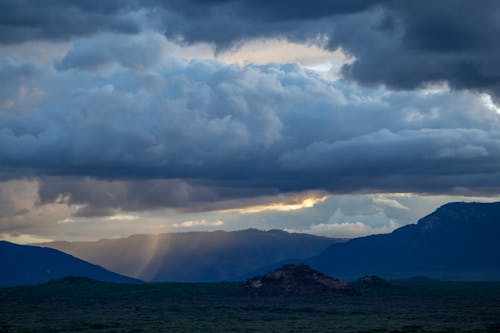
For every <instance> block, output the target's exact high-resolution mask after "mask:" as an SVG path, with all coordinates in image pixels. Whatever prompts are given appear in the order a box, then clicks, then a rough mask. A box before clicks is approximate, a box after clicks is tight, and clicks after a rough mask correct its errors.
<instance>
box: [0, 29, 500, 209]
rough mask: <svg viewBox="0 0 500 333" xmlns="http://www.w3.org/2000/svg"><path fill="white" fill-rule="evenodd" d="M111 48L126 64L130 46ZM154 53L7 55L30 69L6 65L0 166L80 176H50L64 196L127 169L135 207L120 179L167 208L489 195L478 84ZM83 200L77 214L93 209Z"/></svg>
mask: <svg viewBox="0 0 500 333" xmlns="http://www.w3.org/2000/svg"><path fill="white" fill-rule="evenodd" d="M100 38H101V37H99V38H97V42H96V43H97V44H99V43H102V40H101V39H100ZM141 38H144V39H145V40H147V41H148V43H149V42H151V43H155V42H158V39H157V35H147V34H146V35H144V36H142V37H141ZM148 38H149V39H148ZM106 40H109V41H108V43H109V44H110V45H111V44H113V43H114V42H116V44H117V45H118V46H119V45H122V40H120V38H116V39H114V38H109V37H106ZM141 40H142V39H141ZM85 43H88V45H92V41H90V40H89V41H86V42H85ZM161 43H163V42H161ZM80 45H81V44H78V43H75V45H74V47H73V48H71V49H70V50H69V51H68V53H67V56H68V57H69V55H71V54H76V53H78V50H79V47H80ZM85 49H86V50H87V51H88V50H91V49H92V48H85ZM110 49H114V47H111V48H110ZM87 51H86V52H87ZM89 52H90V51H89ZM94 52H95V53H97V54H100V52H101V50H100V49H99V48H96V49H94ZM120 57H121V58H120V59H121V60H120V63H121V64H127V63H130V62H132V63H133V61H134V59H136V53H135V51H134V52H132V54H131V59H129V60H125V59H127V52H123V53H122V54H121V55H120ZM63 59H64V58H63ZM89 59H92V57H89ZM155 59H156V60H155V61H152V62H151V63H150V64H149V65H148V66H141V65H140V66H135V65H130V66H128V65H123V66H122V65H120V66H115V64H108V63H107V62H106V61H105V62H104V63H103V64H108V65H107V66H109V68H108V69H107V70H105V71H95V70H93V69H91V70H87V68H86V67H85V66H84V67H78V66H77V67H76V68H78V69H79V70H64V71H54V70H51V69H44V68H40V67H37V66H36V65H33V64H30V65H28V64H29V63H23V62H19V61H17V62H14V63H13V65H12V68H13V69H12V70H13V71H14V72H16V73H17V72H19V71H21V72H23V70H21V69H22V68H32V69H30V70H29V71H28V72H27V73H28V74H29V79H28V78H27V79H26V80H24V79H22V75H21V76H20V80H21V81H22V82H20V83H19V85H20V86H19V88H18V89H20V90H22V91H25V92H27V93H26V94H24V95H23V96H22V97H20V98H19V100H15V99H14V100H13V104H12V105H11V107H10V108H9V109H6V110H4V112H1V113H0V139H1V140H0V159H1V160H2V166H3V173H4V175H3V177H10V176H9V174H15V175H16V177H22V176H34V177H45V176H60V177H66V176H71V177H74V178H75V179H76V178H78V177H82V176H84V177H88V178H83V179H81V180H80V181H79V182H76V183H75V184H78V186H76V185H75V186H76V187H75V188H72V189H71V190H68V189H65V188H64V186H62V185H58V186H59V187H60V192H57V191H55V194H54V195H57V194H58V193H61V191H62V192H64V191H66V190H68V191H69V192H71V191H75V194H74V195H73V197H72V198H73V199H72V200H77V199H75V198H78V195H77V193H79V191H78V190H77V187H79V186H84V184H85V183H86V182H92V180H89V179H101V180H106V181H109V182H108V183H107V185H106V186H109V188H110V189H111V190H110V191H111V192H116V191H118V193H120V192H119V191H121V190H120V186H122V185H120V183H119V182H116V183H113V182H112V180H116V181H124V180H130V184H128V185H127V186H129V185H130V189H126V190H123V191H124V192H123V193H129V194H127V195H126V196H121V195H115V198H121V199H123V200H125V199H124V197H127V198H128V199H127V200H125V201H127V202H128V205H129V206H130V207H137V208H140V206H141V205H142V204H140V203H138V201H139V200H138V199H132V200H129V199H130V198H131V197H134V196H137V195H136V194H134V195H131V194H130V193H131V192H130V191H129V190H133V189H134V188H137V189H138V190H137V191H136V192H137V193H145V194H144V196H145V197H147V198H148V199H147V201H151V202H158V204H153V206H162V205H163V206H168V207H180V206H183V205H186V204H185V202H191V203H193V202H207V199H206V198H209V197H212V198H216V199H217V200H224V199H225V198H226V199H227V198H230V197H231V196H236V197H238V198H242V197H249V196H259V195H269V194H275V193H279V192H300V191H307V190H324V191H329V192H337V193H346V192H352V191H382V192H412V191H416V192H429V193H444V192H454V191H459V190H460V191H462V190H464V189H465V191H467V190H470V191H478V192H483V193H492V192H495V191H497V190H498V187H499V185H500V184H499V183H498V179H500V178H499V177H498V168H497V167H496V166H497V165H498V160H499V157H500V140H499V139H500V133H499V131H498V128H499V124H500V115H499V114H498V113H497V112H496V111H495V110H494V109H492V108H491V107H490V106H488V105H487V104H486V103H484V99H483V98H482V97H481V96H478V95H475V94H472V93H467V92H460V93H459V92H453V91H449V90H441V91H437V92H434V93H428V92H426V91H415V92H391V91H388V90H385V89H368V88H363V87H359V86H356V85H354V84H350V83H348V82H345V81H342V80H338V81H329V80H325V79H323V78H322V77H321V76H319V75H317V74H315V73H314V72H312V71H309V70H307V69H304V68H303V67H301V66H299V65H296V64H284V65H279V64H271V65H261V66H256V65H250V66H244V67H241V66H237V65H227V64H224V63H220V62H217V61H213V60H191V61H186V60H183V59H179V58H175V57H166V58H162V57H158V58H155ZM129 61H130V62H129ZM103 64H101V65H103ZM26 66H28V67H26ZM29 66H31V67H29ZM103 66H105V65H103ZM91 68H93V67H92V66H91ZM80 69H81V70H80ZM0 85H2V86H3V85H6V86H8V87H13V86H14V85H11V84H10V83H9V84H7V83H6V81H4V82H3V83H0ZM29 92H33V93H29ZM367 170H369V172H367ZM444 170H446V171H444ZM465 175H467V177H465ZM68 184H71V182H68ZM139 184H143V185H139ZM73 185H74V184H73ZM71 186H72V185H68V187H71ZM95 186H98V185H95ZM85 187H86V191H89V192H92V186H90V185H88V186H87V185H85ZM168 187H170V188H171V189H172V191H170V192H169V191H167V190H166V189H167V188H168ZM157 188H161V189H162V190H161V193H163V194H164V195H163V196H157V195H155V194H154V189H157ZM174 189H175V190H174ZM151 191H153V192H152V194H151V195H147V193H149V192H151ZM102 193H106V191H105V189H104V188H103V189H102ZM179 193H181V194H182V195H179ZM237 193H238V194H237ZM184 194H185V195H184ZM54 195H52V197H53V196H54ZM96 197H100V196H99V195H96ZM161 197H163V198H165V200H163V201H162V200H161V199H159V198H161ZM113 200H115V201H118V199H113ZM113 200H112V199H109V198H102V199H99V200H94V201H100V202H102V205H101V206H103V207H100V208H99V209H101V211H100V213H99V214H103V213H105V212H108V213H109V212H110V211H109V210H108V211H106V210H107V209H108V208H106V207H108V206H109V207H116V206H117V205H116V203H113ZM176 200H177V201H176ZM81 202H83V203H84V204H85V203H86V200H81ZM181 202H184V203H182V204H181ZM106 203H109V205H106ZM98 206H99V204H98V203H97V202H96V203H95V208H96V209H97V207H98ZM86 209H87V208H82V211H81V214H83V215H92V214H94V213H92V212H90V211H88V212H86ZM88 209H90V208H88Z"/></svg>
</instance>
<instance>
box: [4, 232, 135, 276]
mask: <svg viewBox="0 0 500 333" xmlns="http://www.w3.org/2000/svg"><path fill="white" fill-rule="evenodd" d="M0 272H1V273H0V285H3V286H5V285H9V286H12V285H25V284H38V283H42V282H46V281H48V280H52V279H58V278H63V277H66V276H82V277H87V278H91V279H95V280H100V281H108V282H123V283H137V282H139V281H138V280H135V279H131V278H128V277H126V276H123V275H119V274H115V273H113V272H110V271H108V270H106V269H104V268H102V267H99V266H96V265H93V264H90V263H88V262H85V261H83V260H80V259H77V258H75V257H73V256H71V255H68V254H66V253H63V252H61V251H58V250H54V249H49V248H43V247H38V246H28V245H18V244H13V243H9V242H5V241H0Z"/></svg>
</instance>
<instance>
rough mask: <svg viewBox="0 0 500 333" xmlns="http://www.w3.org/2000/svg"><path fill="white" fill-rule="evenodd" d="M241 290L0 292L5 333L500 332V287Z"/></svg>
mask: <svg viewBox="0 0 500 333" xmlns="http://www.w3.org/2000/svg"><path fill="white" fill-rule="evenodd" d="M238 288H239V283H192V284H187V283H160V284H137V285H124V284H110V283H102V282H96V281H92V280H86V279H79V278H75V279H64V280H61V281H55V282H50V283H46V284H43V285H39V286H30V287H10V288H0V332H2V333H5V332H9V333H10V332H102V333H104V332H107V333H111V332H115V333H122V332H379V333H382V332H393V333H396V332H450V333H451V332H470V333H472V332H474V333H482V332H485V333H486V332H500V282H498V283H496V282H495V283H493V282H492V283H487V282H481V283H480V282H438V281H394V282H392V287H390V288H387V289H378V290H365V291H364V292H363V294H362V295H360V296H338V297H322V296H318V297H312V298H311V297H309V298H293V297H282V298H279V297H278V298H250V297H243V296H240V295H238Z"/></svg>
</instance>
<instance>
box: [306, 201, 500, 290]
mask: <svg viewBox="0 0 500 333" xmlns="http://www.w3.org/2000/svg"><path fill="white" fill-rule="evenodd" d="M499 237H500V203H449V204H446V205H444V206H442V207H440V208H438V209H437V210H436V211H435V212H434V213H432V214H430V215H428V216H426V217H424V218H422V219H421V220H419V221H418V223H417V224H412V225H407V226H404V227H402V228H399V229H397V230H395V231H393V232H392V233H390V234H383V235H372V236H367V237H361V238H356V239H352V240H350V241H348V242H345V243H341V244H333V245H332V246H330V247H329V248H328V249H327V250H325V251H324V252H323V253H321V254H320V255H318V256H316V257H313V258H312V259H309V260H307V261H306V262H307V263H308V264H310V265H311V266H312V267H314V268H316V269H319V270H321V271H323V272H325V273H327V274H334V275H335V276H339V277H341V278H344V279H354V278H355V277H357V276H362V275H366V274H376V275H380V276H382V277H385V278H407V277H411V276H416V275H425V276H428V277H431V278H439V279H452V280H495V279H497V280H498V279H500V242H499V241H498V240H499Z"/></svg>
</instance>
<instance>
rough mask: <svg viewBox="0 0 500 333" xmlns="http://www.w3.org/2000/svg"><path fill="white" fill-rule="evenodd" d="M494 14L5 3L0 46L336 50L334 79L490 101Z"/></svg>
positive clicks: (337, 4)
mask: <svg viewBox="0 0 500 333" xmlns="http://www.w3.org/2000/svg"><path fill="white" fill-rule="evenodd" d="M499 6H500V4H499V3H498V1H495V0H485V1H482V2H481V5H480V6H478V5H477V4H475V3H472V2H470V1H467V0H458V1H457V0H445V1H438V2H432V3H428V4H425V5H422V4H421V3H420V2H418V1H403V2H402V1H395V0H359V1H357V0H356V1H342V0H337V1H323V0H315V1H309V2H308V3H307V5H304V4H303V2H300V1H292V2H287V4H286V6H284V5H283V3H282V2H280V1H257V2H255V1H247V0H231V1H201V2H200V1H197V0H188V1H161V2H160V1H154V0H151V1H140V2H139V1H135V0H125V1H106V3H105V4H102V2H99V1H93V0H89V1H83V2H82V1H80V2H77V3H75V2H67V1H61V0H57V1H51V2H50V3H49V4H47V3H40V2H39V1H35V0H27V1H23V2H19V1H15V0H7V1H3V2H2V4H1V5H0V12H1V13H2V15H1V16H0V32H1V33H0V36H1V37H0V43H4V44H8V43H20V42H25V41H33V40H71V39H74V38H78V37H88V36H93V35H95V34H98V33H100V32H107V33H110V32H113V33H115V32H118V33H124V34H138V33H140V32H141V31H145V30H147V29H154V30H156V31H158V32H161V33H164V34H165V35H166V36H167V37H168V38H170V39H173V40H178V41H180V42H182V43H186V44H196V43H211V44H214V45H216V47H217V48H218V50H225V49H231V48H232V47H235V46H236V47H237V46H239V45H244V44H245V42H246V41H248V40H255V39H263V38H264V39H266V38H267V39H269V38H278V39H286V40H289V41H292V42H297V43H313V44H314V43H315V44H317V45H326V47H328V48H329V49H331V50H336V49H338V48H342V49H343V50H344V51H345V52H347V53H348V54H349V55H352V56H353V59H355V61H353V62H352V63H351V64H347V65H345V66H344V70H343V73H344V76H345V77H346V78H349V79H352V80H355V81H357V82H360V83H363V84H368V85H374V84H375V85H377V84H383V85H385V86H388V87H390V88H391V89H415V88H417V87H422V86H424V85H427V84H430V83H436V82H438V83H439V82H443V81H445V82H448V84H449V85H450V87H452V88H456V89H473V90H477V91H482V92H487V93H489V94H491V95H492V96H494V98H495V100H496V99H497V98H498V96H499V94H500V62H499V60H498V59H500V57H499V53H500V47H499V46H498V43H497V41H496V36H497V35H498V33H499V32H500V24H498V19H497V15H496V13H497V12H498V10H499ZM450 8H453V10H450ZM463 13H467V20H464V19H463ZM325 40H326V41H327V43H326V44H325V43H324V41H325ZM75 56H76V55H75ZM103 56H104V55H103ZM68 62H69V59H68ZM79 62H80V63H82V60H81V61H79ZM68 65H69V64H68Z"/></svg>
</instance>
